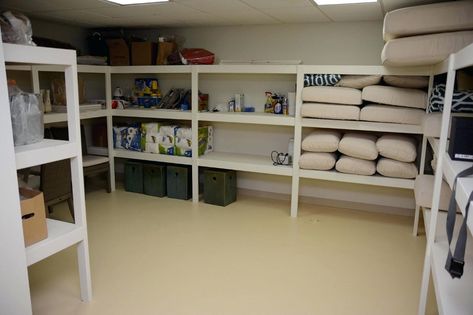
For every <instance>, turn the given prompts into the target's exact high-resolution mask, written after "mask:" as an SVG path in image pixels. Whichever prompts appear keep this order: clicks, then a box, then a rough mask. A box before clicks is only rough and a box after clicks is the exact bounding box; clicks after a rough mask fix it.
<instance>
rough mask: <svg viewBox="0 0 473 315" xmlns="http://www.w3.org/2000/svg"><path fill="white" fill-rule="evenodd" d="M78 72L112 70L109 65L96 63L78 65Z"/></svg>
mask: <svg viewBox="0 0 473 315" xmlns="http://www.w3.org/2000/svg"><path fill="white" fill-rule="evenodd" d="M77 72H79V73H103V74H105V73H108V72H110V67H109V66H96V65H77Z"/></svg>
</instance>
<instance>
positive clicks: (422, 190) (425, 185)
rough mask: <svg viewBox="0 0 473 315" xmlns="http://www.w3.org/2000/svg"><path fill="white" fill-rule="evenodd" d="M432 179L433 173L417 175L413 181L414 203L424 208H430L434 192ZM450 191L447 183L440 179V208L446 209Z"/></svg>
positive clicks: (433, 177)
mask: <svg viewBox="0 0 473 315" xmlns="http://www.w3.org/2000/svg"><path fill="white" fill-rule="evenodd" d="M434 180H435V176H433V175H418V176H417V177H416V180H415V182H414V196H415V198H416V205H419V206H421V207H424V208H432V197H433V194H434ZM451 195H452V191H451V190H450V187H449V186H448V184H447V183H446V182H445V181H444V180H442V187H441V189H440V203H439V209H440V210H448V204H449V203H450V197H451Z"/></svg>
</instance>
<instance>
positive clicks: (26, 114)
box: [10, 89, 44, 146]
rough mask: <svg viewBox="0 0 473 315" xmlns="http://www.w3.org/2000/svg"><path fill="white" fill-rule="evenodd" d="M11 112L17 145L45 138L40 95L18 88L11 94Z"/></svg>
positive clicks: (14, 139)
mask: <svg viewBox="0 0 473 315" xmlns="http://www.w3.org/2000/svg"><path fill="white" fill-rule="evenodd" d="M10 114H11V121H12V128H13V142H14V143H15V146H18V145H25V144H30V143H35V142H39V141H41V140H43V138H44V125H43V108H42V102H41V100H40V97H39V96H38V95H36V94H32V93H24V92H21V91H19V89H17V90H16V91H15V92H14V94H12V95H10Z"/></svg>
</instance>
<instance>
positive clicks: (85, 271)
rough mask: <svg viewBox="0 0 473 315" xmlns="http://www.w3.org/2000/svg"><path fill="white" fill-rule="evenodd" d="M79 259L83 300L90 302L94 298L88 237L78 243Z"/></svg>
mask: <svg viewBox="0 0 473 315" xmlns="http://www.w3.org/2000/svg"><path fill="white" fill-rule="evenodd" d="M77 260H78V264H79V279H80V296H81V299H82V301H84V302H90V301H91V300H92V280H91V275H90V265H89V246H88V243H87V237H86V238H85V239H84V240H83V241H82V242H80V243H79V244H77Z"/></svg>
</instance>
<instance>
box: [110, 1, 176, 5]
mask: <svg viewBox="0 0 473 315" xmlns="http://www.w3.org/2000/svg"><path fill="white" fill-rule="evenodd" d="M105 1H107V2H112V3H117V4H120V5H136V4H150V3H157V2H169V0H105Z"/></svg>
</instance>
